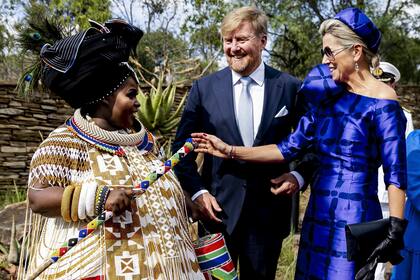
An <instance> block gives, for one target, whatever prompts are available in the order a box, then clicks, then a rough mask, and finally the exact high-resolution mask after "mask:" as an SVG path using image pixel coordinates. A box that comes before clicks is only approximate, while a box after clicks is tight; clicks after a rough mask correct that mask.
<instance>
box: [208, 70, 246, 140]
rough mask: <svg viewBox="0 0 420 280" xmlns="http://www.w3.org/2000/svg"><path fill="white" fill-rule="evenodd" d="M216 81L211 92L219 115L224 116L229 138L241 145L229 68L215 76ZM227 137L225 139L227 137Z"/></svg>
mask: <svg viewBox="0 0 420 280" xmlns="http://www.w3.org/2000/svg"><path fill="white" fill-rule="evenodd" d="M216 77H217V81H216V82H215V83H214V84H213V92H214V94H215V96H216V100H217V104H218V106H219V110H220V114H221V115H222V116H226V123H227V125H228V127H229V136H230V137H232V138H233V141H234V143H231V144H236V145H243V142H242V137H241V134H240V132H239V128H238V125H237V124H236V117H235V106H234V105H233V86H232V72H231V70H230V68H229V67H226V68H225V69H223V70H221V71H220V72H218V73H217V74H216ZM229 136H227V137H229Z"/></svg>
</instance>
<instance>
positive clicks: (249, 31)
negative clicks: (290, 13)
mask: <svg viewBox="0 0 420 280" xmlns="http://www.w3.org/2000/svg"><path fill="white" fill-rule="evenodd" d="M266 43H267V35H265V34H263V35H256V34H255V30H254V28H253V27H252V25H251V24H250V23H249V22H247V21H245V22H242V23H241V24H240V25H239V26H238V28H237V29H235V30H234V31H232V32H231V33H229V34H225V36H223V51H224V53H225V57H226V60H227V63H228V64H229V66H230V68H231V69H232V70H233V71H235V72H237V73H239V74H240V75H242V76H248V75H249V74H251V73H252V72H253V71H254V70H255V69H257V67H258V66H259V65H260V63H261V53H262V50H263V49H264V47H265V45H266Z"/></svg>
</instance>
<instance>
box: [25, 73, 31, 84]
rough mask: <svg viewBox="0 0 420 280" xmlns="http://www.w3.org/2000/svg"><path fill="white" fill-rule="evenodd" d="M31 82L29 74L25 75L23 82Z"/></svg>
mask: <svg viewBox="0 0 420 280" xmlns="http://www.w3.org/2000/svg"><path fill="white" fill-rule="evenodd" d="M31 80H32V75H31V74H26V75H25V81H26V82H30V81H31Z"/></svg>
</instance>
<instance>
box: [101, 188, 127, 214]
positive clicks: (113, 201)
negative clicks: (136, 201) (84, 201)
mask: <svg viewBox="0 0 420 280" xmlns="http://www.w3.org/2000/svg"><path fill="white" fill-rule="evenodd" d="M132 193H133V191H132V190H131V189H126V188H124V189H114V190H111V191H110V192H109V195H108V198H107V199H106V201H105V210H108V211H112V213H113V214H114V215H116V216H118V215H120V214H122V213H123V212H124V211H125V210H131V196H132Z"/></svg>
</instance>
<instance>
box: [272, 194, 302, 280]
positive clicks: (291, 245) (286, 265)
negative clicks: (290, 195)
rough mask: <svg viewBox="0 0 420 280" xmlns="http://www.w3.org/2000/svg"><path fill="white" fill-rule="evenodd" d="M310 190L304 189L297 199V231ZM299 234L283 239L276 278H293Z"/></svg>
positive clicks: (280, 279)
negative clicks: (298, 199)
mask: <svg viewBox="0 0 420 280" xmlns="http://www.w3.org/2000/svg"><path fill="white" fill-rule="evenodd" d="M309 195H310V191H309V190H306V191H305V192H304V193H303V194H301V195H300V201H299V231H300V228H301V225H302V220H303V215H304V213H305V209H306V205H307V203H308V199H309ZM299 236H300V235H299V234H296V235H295V234H293V233H291V234H290V235H289V236H288V237H287V238H286V239H285V240H284V241H283V246H282V249H281V255H280V258H279V262H278V265H277V272H276V280H293V279H294V276H295V268H296V259H297V251H298V247H299Z"/></svg>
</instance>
